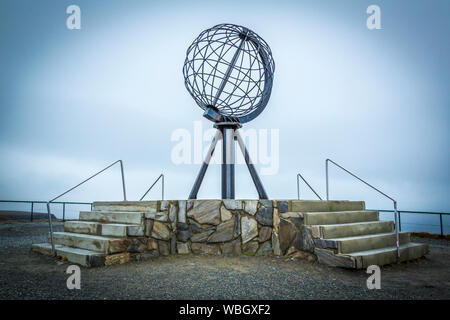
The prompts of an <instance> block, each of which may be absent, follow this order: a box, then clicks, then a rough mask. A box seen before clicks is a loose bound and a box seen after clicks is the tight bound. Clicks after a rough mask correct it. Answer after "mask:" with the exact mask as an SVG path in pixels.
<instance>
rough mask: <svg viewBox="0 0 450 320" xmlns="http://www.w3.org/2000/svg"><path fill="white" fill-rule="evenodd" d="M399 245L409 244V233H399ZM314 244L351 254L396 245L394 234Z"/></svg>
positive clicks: (316, 240) (340, 239)
mask: <svg viewBox="0 0 450 320" xmlns="http://www.w3.org/2000/svg"><path fill="white" fill-rule="evenodd" d="M399 238H400V244H401V245H402V244H407V243H409V242H410V233H409V232H400V234H399ZM314 242H315V244H316V246H317V247H319V248H323V249H334V250H336V251H337V253H352V252H359V251H367V250H374V249H381V248H387V247H393V246H395V245H396V235H395V232H391V233H380V234H371V235H363V236H355V237H345V238H336V239H315V240H314Z"/></svg>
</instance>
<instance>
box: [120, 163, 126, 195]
mask: <svg viewBox="0 0 450 320" xmlns="http://www.w3.org/2000/svg"><path fill="white" fill-rule="evenodd" d="M119 161H120V172H121V173H122V188H123V201H127V193H126V191H125V175H124V173H123V162H122V160H119Z"/></svg>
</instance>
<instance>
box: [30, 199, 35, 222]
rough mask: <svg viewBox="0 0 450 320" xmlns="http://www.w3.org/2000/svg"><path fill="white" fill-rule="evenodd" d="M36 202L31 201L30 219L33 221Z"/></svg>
mask: <svg viewBox="0 0 450 320" xmlns="http://www.w3.org/2000/svg"><path fill="white" fill-rule="evenodd" d="M33 213H34V202H33V201H31V212H30V221H31V222H33Z"/></svg>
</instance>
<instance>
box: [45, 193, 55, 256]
mask: <svg viewBox="0 0 450 320" xmlns="http://www.w3.org/2000/svg"><path fill="white" fill-rule="evenodd" d="M47 213H48V225H49V227H50V243H51V245H52V256H56V251H55V243H54V241H53V225H52V214H51V211H50V201H49V202H47Z"/></svg>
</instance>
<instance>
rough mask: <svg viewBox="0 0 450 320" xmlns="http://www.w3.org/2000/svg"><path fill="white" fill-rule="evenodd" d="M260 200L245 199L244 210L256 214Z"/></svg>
mask: <svg viewBox="0 0 450 320" xmlns="http://www.w3.org/2000/svg"><path fill="white" fill-rule="evenodd" d="M258 203H259V201H258V200H245V201H244V210H245V212H247V213H248V214H250V215H252V216H254V215H255V214H256V212H257V210H258Z"/></svg>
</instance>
